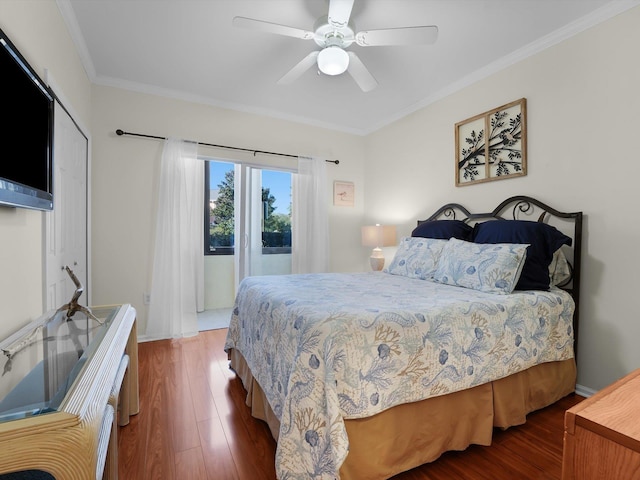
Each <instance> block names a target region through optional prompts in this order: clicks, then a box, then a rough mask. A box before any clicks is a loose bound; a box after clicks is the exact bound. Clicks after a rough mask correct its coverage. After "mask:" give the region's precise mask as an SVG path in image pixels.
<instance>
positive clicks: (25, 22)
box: [0, 0, 91, 338]
mask: <svg viewBox="0 0 640 480" xmlns="http://www.w3.org/2000/svg"><path fill="white" fill-rule="evenodd" d="M0 28H2V30H3V31H4V32H5V33H6V34H7V36H8V37H9V38H10V39H11V41H12V42H13V43H14V44H15V45H16V47H17V48H18V50H20V53H22V55H23V56H24V57H25V58H26V59H27V61H28V62H29V63H30V64H31V66H32V67H33V68H34V69H35V71H36V72H37V73H38V74H39V75H40V76H41V77H42V78H43V79H44V78H45V75H44V69H48V70H49V72H50V74H51V75H52V76H53V78H54V79H55V83H56V86H57V88H58V90H56V94H58V95H62V96H64V98H65V101H69V102H70V103H69V104H68V105H67V106H68V107H69V108H72V109H73V110H74V111H75V112H77V113H78V115H79V121H81V122H83V121H84V122H86V123H88V120H89V115H90V90H91V85H90V83H89V81H88V78H87V76H86V74H85V72H84V70H83V68H82V65H81V63H80V60H79V57H78V55H77V53H76V50H75V47H74V46H73V43H72V41H71V39H70V37H69V34H68V31H67V28H66V26H65V24H64V22H63V20H62V17H61V16H60V13H59V11H58V7H57V6H56V3H55V2H54V1H53V0H2V1H0ZM43 215H46V213H41V212H36V211H32V210H25V209H12V208H0V266H1V267H2V274H1V275H0V305H2V313H0V338H4V337H6V336H7V335H8V334H9V333H11V332H13V331H15V330H17V329H18V328H19V327H21V326H22V325H24V324H25V323H27V322H28V321H29V320H32V319H34V318H36V317H38V316H40V314H41V313H42V311H43V301H42V294H43V287H42V281H43V275H44V269H43V257H42V245H43V243H42V242H43V230H42V221H43ZM83 298H85V297H83Z"/></svg>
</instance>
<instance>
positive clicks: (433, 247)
mask: <svg viewBox="0 0 640 480" xmlns="http://www.w3.org/2000/svg"><path fill="white" fill-rule="evenodd" d="M447 243H448V241H447V240H441V239H435V238H420V237H403V238H402V239H401V240H400V244H399V245H398V250H397V251H396V254H395V255H394V257H393V260H392V261H391V263H390V264H389V268H387V269H385V271H386V272H387V273H391V274H393V275H403V276H405V277H411V278H419V279H421V280H431V279H433V274H434V272H435V270H436V266H437V264H438V258H439V257H440V253H441V252H442V249H443V248H444V246H445V245H446V244H447Z"/></svg>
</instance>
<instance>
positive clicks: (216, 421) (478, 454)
mask: <svg viewBox="0 0 640 480" xmlns="http://www.w3.org/2000/svg"><path fill="white" fill-rule="evenodd" d="M226 334H227V330H226V329H223V330H210V331H207V332H201V333H200V334H199V335H198V336H196V337H191V338H186V339H181V340H162V341H157V342H147V343H141V344H140V345H139V362H140V363H139V378H140V413H139V414H138V415H136V416H134V417H132V418H131V422H130V424H129V425H127V426H125V427H121V428H120V429H119V432H118V435H119V437H118V444H119V453H118V455H119V477H120V479H121V480H190V479H193V480H202V479H216V480H227V479H239V480H260V479H269V480H273V479H275V468H274V457H275V449H276V444H275V442H274V441H273V439H272V438H271V434H270V432H269V429H268V428H267V426H266V425H265V424H264V423H263V422H261V421H259V420H256V419H254V418H253V417H251V415H250V413H249V409H248V408H247V406H246V405H245V391H244V389H243V387H242V383H241V382H240V380H238V379H237V378H236V376H235V374H234V373H233V372H232V371H231V370H230V369H229V366H228V361H227V357H226V354H225V352H224V351H223V346H224V340H225V337H226ZM581 400H583V397H580V396H577V395H570V396H568V397H566V398H564V399H562V400H560V401H559V402H558V403H556V404H555V405H552V406H551V407H548V408H546V409H544V410H541V411H538V412H535V413H532V414H531V415H529V417H528V421H527V423H526V424H525V425H522V426H519V427H515V428H511V429H509V430H507V431H498V430H496V431H495V434H494V440H493V444H492V445H491V446H490V447H479V446H472V447H470V448H468V449H467V450H465V451H464V452H451V453H446V454H445V455H443V456H442V457H440V458H439V459H438V460H437V461H435V462H433V463H431V464H428V465H423V466H422V467H419V468H416V469H414V470H411V471H409V472H406V473H403V474H401V475H398V476H396V477H394V480H409V479H411V480H418V479H420V480H445V479H446V480H458V479H460V480H484V479H486V480H513V479H518V480H558V479H560V476H561V464H562V432H563V417H564V411H565V410H566V409H568V408H570V407H571V406H573V405H575V404H576V403H578V402H580V401H581Z"/></svg>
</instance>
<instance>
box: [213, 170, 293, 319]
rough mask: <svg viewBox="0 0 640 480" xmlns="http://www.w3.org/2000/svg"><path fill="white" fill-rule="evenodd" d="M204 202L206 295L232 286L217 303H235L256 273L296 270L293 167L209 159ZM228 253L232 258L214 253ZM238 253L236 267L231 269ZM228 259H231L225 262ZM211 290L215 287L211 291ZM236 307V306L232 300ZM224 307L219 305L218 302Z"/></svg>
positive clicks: (226, 289)
mask: <svg viewBox="0 0 640 480" xmlns="http://www.w3.org/2000/svg"><path fill="white" fill-rule="evenodd" d="M207 164H208V165H207V175H206V177H207V187H206V191H207V192H209V195H208V198H207V202H206V205H205V218H206V220H205V221H206V224H207V228H205V231H206V232H207V233H206V234H205V255H206V256H207V257H209V258H205V270H210V269H214V270H216V271H215V272H209V273H207V272H205V278H207V276H208V277H210V278H211V277H213V278H216V279H217V281H215V282H205V283H210V285H208V286H206V288H207V289H208V291H207V295H205V303H211V302H207V299H206V297H207V296H209V297H211V296H215V295H216V293H215V291H217V292H218V293H219V294H222V293H223V292H225V291H228V290H229V288H216V285H214V284H215V283H217V286H218V287H220V286H223V285H228V282H229V281H230V280H232V282H233V287H234V288H233V295H229V294H228V293H226V294H225V295H226V296H227V299H226V300H221V299H217V300H216V301H215V302H214V303H215V304H216V305H218V304H219V303H220V302H222V303H229V302H231V303H232V302H233V298H234V297H235V290H236V288H237V285H238V284H239V283H240V282H241V281H242V279H243V278H245V277H247V276H253V275H275V274H288V273H291V176H292V173H291V172H287V171H279V170H268V169H264V168H259V167H255V166H250V165H246V164H233V163H228V162H219V161H208V162H207ZM222 256H226V257H227V259H222V258H216V259H215V260H214V259H213V258H211V257H222ZM229 256H232V257H233V262H232V263H233V268H232V269H231V270H230V268H229V267H230V266H231V262H229V258H228V257H229ZM225 260H226V261H225ZM209 290H214V292H211V291H209ZM229 306H231V305H229ZM216 308H219V307H216Z"/></svg>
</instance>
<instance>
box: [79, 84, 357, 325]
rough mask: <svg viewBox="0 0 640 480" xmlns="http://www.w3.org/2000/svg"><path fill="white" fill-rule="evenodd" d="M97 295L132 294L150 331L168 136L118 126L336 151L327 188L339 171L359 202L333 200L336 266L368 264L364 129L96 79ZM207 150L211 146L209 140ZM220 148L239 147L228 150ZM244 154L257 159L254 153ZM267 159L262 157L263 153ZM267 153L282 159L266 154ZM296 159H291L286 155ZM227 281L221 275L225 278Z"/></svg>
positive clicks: (103, 298)
mask: <svg viewBox="0 0 640 480" xmlns="http://www.w3.org/2000/svg"><path fill="white" fill-rule="evenodd" d="M92 105H93V111H94V115H93V120H92V135H93V137H92V138H93V159H92V167H93V175H92V182H93V195H92V201H93V209H92V213H93V228H92V239H93V241H92V248H93V276H92V280H93V290H94V296H93V300H94V303H95V304H108V303H122V302H127V303H131V304H132V305H134V306H135V307H136V309H137V310H138V313H139V320H140V323H141V325H140V327H139V331H140V332H144V327H145V325H146V314H147V307H146V306H145V305H143V303H142V295H143V293H144V292H148V291H150V285H151V281H150V275H149V269H150V263H151V259H152V251H151V248H152V245H153V234H152V232H153V228H154V222H155V220H154V216H153V215H154V214H153V211H154V204H155V191H156V183H155V182H156V177H157V174H158V166H159V159H160V154H161V151H162V146H163V143H162V142H161V141H158V140H147V139H141V138H135V137H118V136H117V135H116V134H115V131H116V129H118V128H121V129H123V130H125V131H130V132H137V133H144V134H151V135H158V136H175V137H179V138H185V139H191V140H198V141H201V142H206V143H214V144H219V145H231V146H236V147H243V148H255V149H258V150H266V151H274V152H281V153H290V154H296V155H297V154H301V155H318V156H323V157H325V158H330V159H336V158H337V159H339V160H340V165H333V164H328V165H327V174H328V180H329V181H328V184H327V191H328V192H329V193H331V192H332V187H333V181H334V180H348V181H353V182H354V183H355V185H356V206H355V207H353V208H346V207H333V206H332V207H330V209H329V215H330V229H331V232H332V236H331V269H332V270H333V271H354V270H362V269H364V267H365V266H366V261H367V252H366V251H365V250H363V249H362V247H360V246H359V241H360V240H359V235H360V225H361V220H362V212H363V208H364V207H363V192H364V188H363V176H364V172H363V170H364V169H363V163H364V139H363V138H362V137H357V136H353V135H349V134H344V133H339V132H334V131H329V130H325V129H321V128H315V127H311V126H306V125H300V124H295V123H290V122H286V121H282V120H275V119H272V118H266V117H261V116H257V115H251V114H246V113H239V112H234V111H230V110H225V109H221V108H216V107H212V106H207V105H202V104H194V103H188V102H184V101H179V100H171V99H167V98H163V97H158V96H153V95H145V94H141V93H134V92H130V91H125V90H120V89H116V88H109V87H98V86H95V87H94V89H93V103H92ZM203 153H204V154H205V155H213V153H212V152H211V149H206V148H205V149H204V150H203ZM217 153H218V154H219V155H220V156H222V155H227V156H228V157H231V156H233V155H234V154H233V153H232V152H228V151H227V152H225V151H221V150H218V151H217ZM247 159H249V160H253V161H255V159H253V158H252V156H251V155H248V156H247ZM266 160H269V159H266V158H265V161H266ZM270 160H271V161H280V162H282V161H283V160H282V159H274V158H273V157H271V158H270ZM286 161H288V162H294V163H292V164H291V165H295V161H294V160H286ZM227 287H228V286H227V285H225V287H224V288H227Z"/></svg>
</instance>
